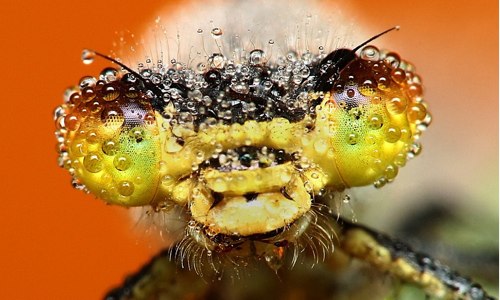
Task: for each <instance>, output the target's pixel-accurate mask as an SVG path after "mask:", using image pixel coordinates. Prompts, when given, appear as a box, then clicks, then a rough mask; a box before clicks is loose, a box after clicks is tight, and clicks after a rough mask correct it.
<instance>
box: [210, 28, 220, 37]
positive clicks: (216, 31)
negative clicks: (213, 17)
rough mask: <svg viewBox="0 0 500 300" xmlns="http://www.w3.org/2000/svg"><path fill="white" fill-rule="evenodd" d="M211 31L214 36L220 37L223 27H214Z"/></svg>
mask: <svg viewBox="0 0 500 300" xmlns="http://www.w3.org/2000/svg"><path fill="white" fill-rule="evenodd" d="M211 33H212V36H213V37H214V38H219V37H220V36H221V35H222V29H220V28H219V27H215V28H213V29H212V31H211Z"/></svg>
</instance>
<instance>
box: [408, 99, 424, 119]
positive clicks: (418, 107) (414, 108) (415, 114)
mask: <svg viewBox="0 0 500 300" xmlns="http://www.w3.org/2000/svg"><path fill="white" fill-rule="evenodd" d="M426 116H427V109H426V108H425V106H424V105H423V104H422V103H413V104H412V105H411V106H410V108H409V111H408V118H409V119H410V121H411V122H417V121H423V120H424V119H425V117H426Z"/></svg>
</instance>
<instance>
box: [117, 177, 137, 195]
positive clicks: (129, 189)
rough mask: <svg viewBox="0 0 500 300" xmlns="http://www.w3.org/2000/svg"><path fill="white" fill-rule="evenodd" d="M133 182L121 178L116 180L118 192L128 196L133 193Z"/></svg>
mask: <svg viewBox="0 0 500 300" xmlns="http://www.w3.org/2000/svg"><path fill="white" fill-rule="evenodd" d="M134 188H135V187H134V184H133V183H132V182H130V181H127V180H123V181H120V182H118V193H120V195H122V196H130V195H132V194H133V193H134Z"/></svg>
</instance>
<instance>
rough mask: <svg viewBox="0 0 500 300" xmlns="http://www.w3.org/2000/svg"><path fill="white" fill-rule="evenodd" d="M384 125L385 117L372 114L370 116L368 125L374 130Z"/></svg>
mask: <svg viewBox="0 0 500 300" xmlns="http://www.w3.org/2000/svg"><path fill="white" fill-rule="evenodd" d="M383 125H384V119H383V118H382V116H380V115H371V116H369V117H368V127H369V128H370V129H372V130H377V129H380V128H382V126H383Z"/></svg>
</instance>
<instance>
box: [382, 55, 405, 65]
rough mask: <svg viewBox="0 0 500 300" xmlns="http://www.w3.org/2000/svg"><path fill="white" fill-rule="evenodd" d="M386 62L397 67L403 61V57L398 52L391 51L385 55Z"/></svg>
mask: <svg viewBox="0 0 500 300" xmlns="http://www.w3.org/2000/svg"><path fill="white" fill-rule="evenodd" d="M384 61H385V63H387V64H389V65H390V66H391V67H392V68H397V67H398V66H399V63H400V62H401V58H400V57H399V55H398V54H397V53H394V52H389V53H387V54H386V55H385V57H384Z"/></svg>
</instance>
